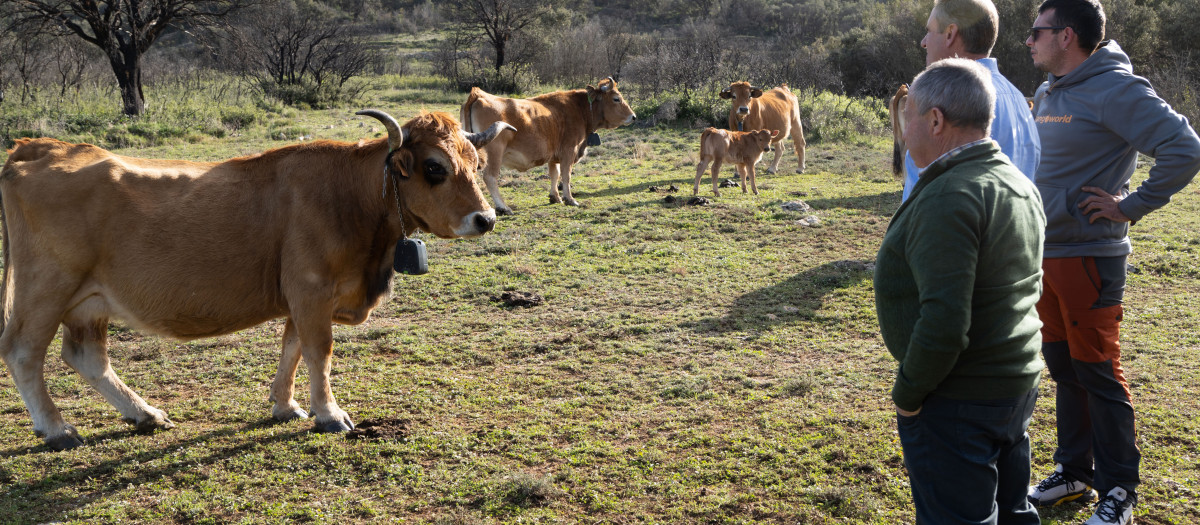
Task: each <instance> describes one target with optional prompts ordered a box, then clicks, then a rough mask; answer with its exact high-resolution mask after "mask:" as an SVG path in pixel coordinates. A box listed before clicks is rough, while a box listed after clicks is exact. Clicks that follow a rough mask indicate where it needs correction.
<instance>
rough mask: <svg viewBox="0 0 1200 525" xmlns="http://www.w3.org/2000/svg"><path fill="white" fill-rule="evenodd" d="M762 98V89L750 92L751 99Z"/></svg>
mask: <svg viewBox="0 0 1200 525" xmlns="http://www.w3.org/2000/svg"><path fill="white" fill-rule="evenodd" d="M761 96H762V90H761V89H755V90H752V91H751V92H750V97H751V98H758V97H761Z"/></svg>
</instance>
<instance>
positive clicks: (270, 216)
mask: <svg viewBox="0 0 1200 525" xmlns="http://www.w3.org/2000/svg"><path fill="white" fill-rule="evenodd" d="M54 142H57V141H54ZM30 146H33V147H34V149H33V150H26V148H28V147H30ZM289 151H291V153H289V154H287V155H281V154H278V153H271V152H268V153H267V154H264V155H258V156H254V157H247V158H241V159H234V160H230V161H225V162H222V163H200V162H185V161H159V160H147V159H137V158H131V157H123V156H118V155H114V154H111V153H108V152H106V151H104V150H102V149H100V148H96V147H94V146H86V145H84V146H80V145H71V144H66V143H58V144H52V143H46V142H35V143H28V144H21V145H18V147H17V148H16V150H15V151H14V152H13V154H12V156H10V158H9V162H8V163H7V164H6V168H5V173H4V179H3V181H2V182H0V191H2V192H3V199H4V208H5V214H6V215H7V217H8V218H9V221H8V223H7V224H6V226H7V227H8V232H9V235H10V242H11V246H12V252H13V261H12V264H13V266H14V268H16V267H20V266H21V265H31V264H39V265H40V264H53V265H55V266H56V267H57V268H58V269H59V270H60V271H62V272H64V275H71V276H75V277H76V278H78V279H79V282H80V283H82V284H81V286H80V289H79V291H78V292H76V297H75V300H74V302H82V301H83V300H85V299H87V298H88V297H92V296H96V297H101V298H103V299H104V306H103V307H105V308H108V310H109V312H108V313H109V314H111V315H114V316H117V317H121V318H124V319H126V320H128V321H130V322H131V323H132V324H134V325H136V326H138V327H139V328H142V329H145V330H149V331H153V332H156V333H160V334H166V335H172V336H176V337H180V338H185V339H188V338H195V337H203V336H208V335H215V334H220V333H227V332H230V331H234V330H238V329H241V328H246V327H249V326H254V325H256V324H259V323H261V322H263V321H265V320H268V319H271V318H275V317H279V316H280V315H283V314H285V313H286V304H285V301H284V298H283V294H282V291H281V286H283V285H284V284H285V283H281V280H282V277H281V276H282V275H284V273H285V271H286V270H287V268H286V267H287V266H288V265H289V264H300V263H301V261H303V264H310V265H316V266H319V267H314V268H312V269H311V271H312V274H314V275H316V274H319V272H321V271H328V268H329V267H338V266H341V265H339V264H337V261H314V260H312V259H311V257H307V256H306V254H305V253H304V251H305V250H306V249H307V250H311V251H312V253H330V252H329V251H327V249H328V248H329V246H327V245H329V244H330V243H335V244H336V243H337V242H338V239H339V238H341V236H345V235H349V236H354V235H356V234H359V235H360V234H361V233H357V232H356V231H355V230H358V232H361V231H362V230H363V229H372V228H370V227H371V226H374V225H370V226H368V225H362V224H339V223H338V220H343V221H344V220H348V219H344V218H343V219H338V217H339V216H341V217H345V215H346V214H339V213H337V207H336V206H333V204H334V203H336V202H339V201H340V202H343V203H344V202H346V200H345V198H344V196H339V195H338V193H339V192H341V191H344V190H341V189H340V188H345V187H348V186H351V185H347V184H337V181H336V180H334V179H336V174H337V173H339V172H340V171H344V168H343V167H341V166H335V165H328V166H321V165H320V163H321V162H322V161H321V160H320V159H319V158H317V157H312V158H309V157H306V156H305V155H303V152H299V153H297V152H295V151H294V149H290V150H289ZM271 155H274V156H275V157H277V158H262V157H264V156H271ZM325 162H326V163H328V161H325ZM314 164H315V165H314ZM289 176H292V177H294V180H288V177H289ZM316 176H327V177H328V178H329V179H330V180H328V181H324V183H321V181H319V180H314V178H315V177H316ZM301 179H304V180H301ZM358 200H362V199H358ZM35 235H36V242H34V236H35ZM305 247H307V248H305ZM333 253H337V252H336V251H334V252H333ZM357 256H359V255H357V254H344V255H339V257H357ZM297 270H299V271H294V272H291V274H292V275H296V274H299V275H303V274H304V272H303V269H302V268H301V269H297ZM97 307H100V306H97Z"/></svg>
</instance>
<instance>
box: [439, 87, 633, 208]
mask: <svg viewBox="0 0 1200 525" xmlns="http://www.w3.org/2000/svg"><path fill="white" fill-rule="evenodd" d="M598 86H599V87H592V86H588V87H587V89H576V90H572V91H556V92H553V93H546V94H544V95H538V96H536V97H533V98H528V99H521V98H505V97H498V96H495V95H492V94H489V93H486V92H484V91H483V90H482V89H479V88H472V89H471V94H470V95H469V96H468V97H467V101H466V102H465V103H463V105H462V114H461V117H462V122H463V127H464V128H466V129H467V130H478V129H483V128H486V127H487V126H489V125H491V124H492V123H493V122H501V121H502V122H508V123H510V124H512V125H514V126H516V128H517V130H518V131H515V132H507V133H501V134H500V136H499V137H497V138H496V140H493V141H492V142H491V143H490V144H488V145H487V147H485V148H483V151H484V153H485V158H486V159H487V164H486V165H485V167H484V168H483V181H484V183H486V184H487V188H488V192H489V193H491V194H492V200H493V201H494V202H495V204H496V212H497V213H499V214H501V215H505V214H510V213H512V208H509V207H508V205H507V204H505V203H504V199H502V198H501V197H500V187H499V183H498V181H499V179H500V168H501V167H502V166H503V167H505V168H510V169H515V170H517V171H522V172H524V171H528V170H529V169H530V168H534V167H536V166H541V165H543V164H545V165H546V171H547V173H548V174H549V176H550V202H551V203H552V204H553V203H559V202H561V203H564V204H568V205H571V206H578V205H579V203H578V202H577V201H576V200H575V198H574V197H573V196H572V195H571V167H572V166H574V165H575V163H576V162H578V161H579V160H580V159H582V158H583V157H584V155H586V154H587V147H588V145H589V144H588V138H589V136H591V135H593V134H595V132H596V130H598V129H611V128H616V127H618V126H623V125H625V124H629V123H631V122H633V121H634V120H635V119H636V118H637V115H635V114H634V112H633V109H631V108H630V107H629V104H627V103H626V102H625V100H624V99H623V98H622V97H621V93H620V92H618V91H617V82H616V81H615V80H613V79H612V77H609V78H606V79H604V80H602V81H600V82H599V83H598ZM597 139H598V137H597ZM598 143H599V141H598V140H596V141H595V142H593V144H592V145H595V144H598ZM560 175H561V176H562V197H559V192H558V180H559V176H560Z"/></svg>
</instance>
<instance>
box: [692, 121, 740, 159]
mask: <svg viewBox="0 0 1200 525" xmlns="http://www.w3.org/2000/svg"><path fill="white" fill-rule="evenodd" d="M735 133H737V132H736V131H728V130H723V129H717V128H707V129H705V130H704V132H703V133H701V134H700V160H701V161H705V162H707V161H712V160H721V161H722V162H724V161H726V160H729V155H730V153H731V152H732V151H731V148H732V146H733V144H734V139H733V135H734V134H735Z"/></svg>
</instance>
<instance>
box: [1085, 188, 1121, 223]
mask: <svg viewBox="0 0 1200 525" xmlns="http://www.w3.org/2000/svg"><path fill="white" fill-rule="evenodd" d="M1080 189H1081V190H1083V191H1086V192H1088V193H1091V194H1092V196H1091V197H1088V198H1086V199H1084V200H1083V202H1081V203H1079V207H1080V208H1081V209H1082V210H1083V213H1085V214H1087V213H1090V214H1091V215H1088V223H1089V224H1090V223H1093V222H1096V221H1097V220H1098V219H1102V218H1103V219H1108V220H1110V221H1113V222H1130V219H1129V217H1126V216H1125V214H1124V213H1123V212H1121V208H1120V207H1118V206H1117V204H1120V202H1121V199H1123V198H1124V197H1119V196H1116V195H1112V194H1110V193H1108V192H1106V191H1104V190H1102V189H1100V188H1097V187H1095V186H1084V187H1082V188H1080ZM1093 212H1095V213H1093Z"/></svg>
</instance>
